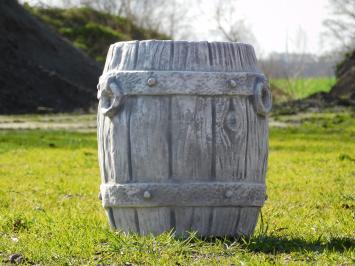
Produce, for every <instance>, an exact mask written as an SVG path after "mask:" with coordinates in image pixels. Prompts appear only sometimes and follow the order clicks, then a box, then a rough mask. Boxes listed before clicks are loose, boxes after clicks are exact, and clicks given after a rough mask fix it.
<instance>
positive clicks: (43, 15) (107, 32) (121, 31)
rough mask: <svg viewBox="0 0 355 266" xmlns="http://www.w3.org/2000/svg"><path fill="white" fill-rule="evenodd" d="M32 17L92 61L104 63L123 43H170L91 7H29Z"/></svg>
mask: <svg viewBox="0 0 355 266" xmlns="http://www.w3.org/2000/svg"><path fill="white" fill-rule="evenodd" d="M25 7H26V9H27V10H28V11H30V12H31V14H32V15H34V16H35V17H37V18H38V19H40V20H41V21H43V22H44V23H45V24H47V25H49V26H51V27H52V28H54V30H56V31H57V32H58V33H59V34H60V35H62V36H63V37H64V38H66V39H68V40H69V41H70V42H72V44H73V45H74V46H75V47H77V48H79V49H80V50H82V51H83V52H85V53H86V54H87V55H89V56H90V57H91V58H93V59H95V60H96V61H98V62H100V63H104V62H105V59H106V54H107V50H108V47H109V46H110V44H112V43H115V42H119V41H129V40H144V39H169V37H168V36H167V35H165V34H162V33H158V32H156V31H154V30H150V29H144V28H142V27H138V26H136V25H135V23H134V22H133V21H131V20H130V19H127V18H124V17H120V16H115V15H111V14H108V13H105V12H100V11H97V10H94V9H92V8H88V7H80V8H70V9H61V8H40V7H37V8H35V7H31V6H29V5H25Z"/></svg>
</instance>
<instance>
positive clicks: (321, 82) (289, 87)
mask: <svg viewBox="0 0 355 266" xmlns="http://www.w3.org/2000/svg"><path fill="white" fill-rule="evenodd" d="M335 81H336V80H335V77H319V78H297V79H272V80H271V83H272V84H274V85H275V86H277V87H278V88H280V89H281V90H282V91H283V92H285V93H287V94H289V95H290V96H291V97H292V98H296V99H302V98H306V97H307V96H310V95H312V94H314V93H317V92H329V91H330V89H331V88H332V86H333V85H334V84H335Z"/></svg>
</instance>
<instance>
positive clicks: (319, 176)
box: [0, 113, 355, 265]
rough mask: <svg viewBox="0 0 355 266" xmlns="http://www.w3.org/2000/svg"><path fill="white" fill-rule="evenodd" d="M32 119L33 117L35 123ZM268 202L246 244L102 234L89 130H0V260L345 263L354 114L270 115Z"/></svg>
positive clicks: (354, 205) (354, 166) (353, 206)
mask: <svg viewBox="0 0 355 266" xmlns="http://www.w3.org/2000/svg"><path fill="white" fill-rule="evenodd" d="M36 119H37V118H36ZM275 119H276V120H277V121H278V122H280V124H283V123H285V124H286V125H290V126H289V127H285V128H271V132H270V159H269V170H268V174H267V186H268V195H269V198H268V200H267V202H266V205H265V206H264V208H263V209H262V219H259V223H258V225H257V229H256V232H255V235H254V236H253V237H252V238H251V239H239V240H237V239H200V238H198V237H196V236H194V235H191V237H190V238H188V239H185V240H183V239H175V238H174V237H173V236H172V235H171V234H168V233H167V234H163V235H161V236H159V237H156V238H154V237H151V236H147V237H139V236H136V235H125V234H122V233H115V232H112V231H111V230H110V229H109V226H108V223H107V220H106V217H105V215H104V211H103V209H102V207H101V205H100V202H99V200H98V199H97V194H98V188H99V182H100V181H99V171H98V164H97V152H96V150H97V149H96V135H95V133H78V132H65V131H55V130H51V131H45V130H1V131H0V263H8V262H9V261H8V259H9V256H10V255H11V254H15V253H18V254H21V255H22V256H23V258H24V259H23V261H24V262H25V263H28V264H41V265H58V264H59V265H82V264H90V265H91V264H92V265H97V264H99V265H100V264H101V265H106V264H118V265H131V264H133V265H142V264H143V265H164V264H166V265H231V264H234V265H260V264H261V265H263V264H275V263H276V264H287V263H289V264H292V265H295V264H296V265H304V264H307V263H308V264H318V265H325V264H337V265H351V264H352V265H353V264H354V263H355V260H354V259H355V251H354V246H355V245H354V243H355V242H354V239H355V223H354V219H355V190H354V187H355V117H354V115H353V114H352V115H351V114H350V113H335V114H331V113H324V114H317V115H309V114H305V115H302V116H298V117H291V116H289V117H287V116H283V117H277V118H275Z"/></svg>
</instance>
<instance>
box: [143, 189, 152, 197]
mask: <svg viewBox="0 0 355 266" xmlns="http://www.w3.org/2000/svg"><path fill="white" fill-rule="evenodd" d="M143 197H144V198H145V199H150V198H151V197H152V195H151V194H150V192H149V191H148V190H146V191H144V194H143Z"/></svg>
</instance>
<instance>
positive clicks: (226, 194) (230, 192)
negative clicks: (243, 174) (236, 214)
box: [224, 190, 233, 198]
mask: <svg viewBox="0 0 355 266" xmlns="http://www.w3.org/2000/svg"><path fill="white" fill-rule="evenodd" d="M224 196H225V197H226V198H230V197H232V196H233V192H232V191H231V190H227V191H226V193H225V194H224Z"/></svg>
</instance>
